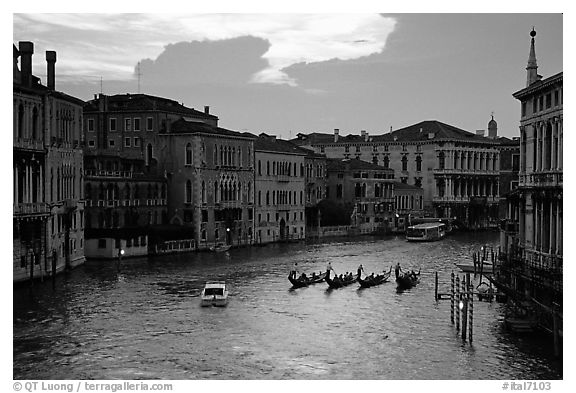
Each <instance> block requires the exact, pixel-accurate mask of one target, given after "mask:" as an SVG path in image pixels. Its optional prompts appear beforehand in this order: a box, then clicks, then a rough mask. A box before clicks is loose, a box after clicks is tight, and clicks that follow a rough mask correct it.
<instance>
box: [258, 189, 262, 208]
mask: <svg viewBox="0 0 576 393" xmlns="http://www.w3.org/2000/svg"><path fill="white" fill-rule="evenodd" d="M258 205H260V206H262V191H258Z"/></svg>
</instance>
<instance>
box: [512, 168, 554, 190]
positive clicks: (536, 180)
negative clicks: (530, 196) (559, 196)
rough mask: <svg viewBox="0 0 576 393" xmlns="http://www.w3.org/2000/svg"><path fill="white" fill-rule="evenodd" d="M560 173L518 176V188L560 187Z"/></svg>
mask: <svg viewBox="0 0 576 393" xmlns="http://www.w3.org/2000/svg"><path fill="white" fill-rule="evenodd" d="M562 173H563V172H562V171H545V172H533V173H523V174H520V176H519V177H520V183H519V187H543V188H545V187H562V177H563V176H562Z"/></svg>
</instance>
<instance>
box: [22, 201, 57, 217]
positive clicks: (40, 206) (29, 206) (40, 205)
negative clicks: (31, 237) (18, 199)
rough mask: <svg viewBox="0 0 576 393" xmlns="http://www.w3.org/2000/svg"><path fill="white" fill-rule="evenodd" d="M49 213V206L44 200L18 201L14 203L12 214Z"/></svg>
mask: <svg viewBox="0 0 576 393" xmlns="http://www.w3.org/2000/svg"><path fill="white" fill-rule="evenodd" d="M49 213H50V208H49V206H48V204H47V203H46V202H36V203H18V204H15V205H14V215H25V214H30V215H41V214H49Z"/></svg>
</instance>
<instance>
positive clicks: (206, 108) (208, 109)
mask: <svg viewBox="0 0 576 393" xmlns="http://www.w3.org/2000/svg"><path fill="white" fill-rule="evenodd" d="M204 113H206V114H207V115H209V114H210V107H209V106H208V105H204Z"/></svg>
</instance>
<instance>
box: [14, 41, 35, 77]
mask: <svg viewBox="0 0 576 393" xmlns="http://www.w3.org/2000/svg"><path fill="white" fill-rule="evenodd" d="M18 50H19V51H20V74H21V75H22V84H23V85H24V86H29V87H30V86H31V85H32V55H33V54H34V44H33V43H32V42H30V41H20V42H19V43H18Z"/></svg>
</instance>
